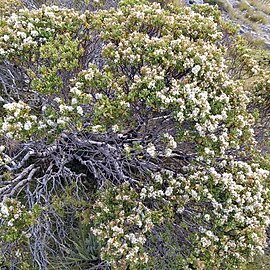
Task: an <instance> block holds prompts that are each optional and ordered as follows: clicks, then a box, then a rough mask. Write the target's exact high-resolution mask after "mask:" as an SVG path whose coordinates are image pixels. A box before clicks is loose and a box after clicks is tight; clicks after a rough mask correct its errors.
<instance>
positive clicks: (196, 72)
mask: <svg viewBox="0 0 270 270" xmlns="http://www.w3.org/2000/svg"><path fill="white" fill-rule="evenodd" d="M200 70H201V66H199V65H196V66H195V67H193V68H192V70H191V72H192V73H193V74H194V75H197V74H198V73H199V71H200Z"/></svg>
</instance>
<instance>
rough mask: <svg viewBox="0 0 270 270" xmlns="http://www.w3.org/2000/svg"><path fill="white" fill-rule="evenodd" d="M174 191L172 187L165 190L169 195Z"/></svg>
mask: <svg viewBox="0 0 270 270" xmlns="http://www.w3.org/2000/svg"><path fill="white" fill-rule="evenodd" d="M172 192H173V189H172V187H168V188H167V189H166V191H165V195H166V196H168V197H169V196H171V195H172Z"/></svg>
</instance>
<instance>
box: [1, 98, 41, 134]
mask: <svg viewBox="0 0 270 270" xmlns="http://www.w3.org/2000/svg"><path fill="white" fill-rule="evenodd" d="M3 108H4V109H5V110H6V112H7V115H6V117H4V119H3V122H2V123H1V132H2V134H4V135H5V136H7V137H9V138H21V136H22V135H24V134H28V133H29V132H30V131H31V129H34V128H35V127H36V122H37V116H35V115H31V113H30V111H31V108H30V107H29V106H28V105H27V104H26V103H24V102H22V101H19V102H12V103H7V104H5V105H4V106H3Z"/></svg>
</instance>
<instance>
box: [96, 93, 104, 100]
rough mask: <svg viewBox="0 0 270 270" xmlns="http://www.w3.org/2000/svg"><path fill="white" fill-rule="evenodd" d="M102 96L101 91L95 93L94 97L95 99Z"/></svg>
mask: <svg viewBox="0 0 270 270" xmlns="http://www.w3.org/2000/svg"><path fill="white" fill-rule="evenodd" d="M102 96H103V95H102V94H101V93H96V95H95V98H96V99H101V98H102Z"/></svg>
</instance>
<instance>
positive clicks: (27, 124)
mask: <svg viewBox="0 0 270 270" xmlns="http://www.w3.org/2000/svg"><path fill="white" fill-rule="evenodd" d="M31 127H32V123H31V122H30V121H26V122H25V123H24V126H23V128H24V129H25V130H30V129H31Z"/></svg>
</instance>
